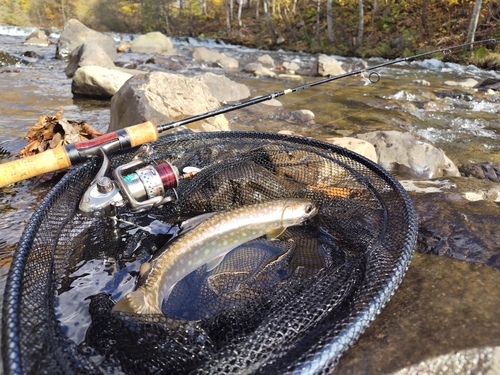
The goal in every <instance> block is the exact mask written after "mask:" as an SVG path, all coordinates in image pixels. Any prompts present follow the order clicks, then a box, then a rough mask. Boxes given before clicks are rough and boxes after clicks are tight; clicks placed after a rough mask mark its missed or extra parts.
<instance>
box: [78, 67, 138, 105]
mask: <svg viewBox="0 0 500 375" xmlns="http://www.w3.org/2000/svg"><path fill="white" fill-rule="evenodd" d="M131 77H133V75H132V74H129V73H125V72H121V71H119V70H116V69H109V68H103V67H100V66H84V67H81V68H79V69H78V70H77V71H76V72H75V74H74V76H73V82H72V84H71V92H72V93H73V95H76V96H88V97H92V98H98V99H110V98H111V97H112V96H113V95H114V94H116V93H117V92H118V90H119V89H120V87H122V86H123V84H124V83H125V82H126V81H127V80H128V79H130V78H131Z"/></svg>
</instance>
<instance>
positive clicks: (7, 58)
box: [0, 49, 19, 66]
mask: <svg viewBox="0 0 500 375" xmlns="http://www.w3.org/2000/svg"><path fill="white" fill-rule="evenodd" d="M17 63H19V59H17V58H15V57H14V56H12V55H10V54H9V53H8V52H5V51H3V50H1V49H0V66H11V65H16V64H17Z"/></svg>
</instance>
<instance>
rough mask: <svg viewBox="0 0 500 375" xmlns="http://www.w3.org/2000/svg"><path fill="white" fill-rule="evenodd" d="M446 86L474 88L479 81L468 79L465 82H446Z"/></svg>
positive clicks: (444, 83)
mask: <svg viewBox="0 0 500 375" xmlns="http://www.w3.org/2000/svg"><path fill="white" fill-rule="evenodd" d="M443 85H444V86H460V87H474V86H476V85H477V81H476V80H475V79H474V78H467V79H466V80H464V81H445V82H443Z"/></svg>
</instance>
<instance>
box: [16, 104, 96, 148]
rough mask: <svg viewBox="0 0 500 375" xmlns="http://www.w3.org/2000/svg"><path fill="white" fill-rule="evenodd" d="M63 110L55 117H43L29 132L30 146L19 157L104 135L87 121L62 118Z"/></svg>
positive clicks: (27, 134)
mask: <svg viewBox="0 0 500 375" xmlns="http://www.w3.org/2000/svg"><path fill="white" fill-rule="evenodd" d="M62 114H63V110H62V109H61V110H60V111H59V113H58V114H56V115H55V116H47V115H42V116H40V117H38V121H37V123H36V124H35V125H33V127H31V128H30V130H28V132H27V133H26V135H25V137H24V138H25V139H27V140H28V142H29V144H28V145H27V146H26V147H24V148H23V149H22V150H21V151H20V152H19V157H25V156H29V155H34V154H37V153H40V152H43V151H45V150H47V149H49V148H56V147H59V146H61V145H63V144H70V143H75V142H80V141H86V140H88V139H93V138H95V137H98V136H100V135H102V134H104V133H102V132H99V131H97V130H95V129H94V128H92V126H90V125H89V124H87V123H86V122H85V121H70V120H67V119H63V118H62Z"/></svg>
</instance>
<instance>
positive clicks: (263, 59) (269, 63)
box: [257, 54, 274, 68]
mask: <svg viewBox="0 0 500 375" xmlns="http://www.w3.org/2000/svg"><path fill="white" fill-rule="evenodd" d="M257 62H259V63H261V64H262V66H265V67H267V68H273V67H274V60H273V58H272V57H271V56H269V55H268V54H265V55H262V56H259V58H258V59H257Z"/></svg>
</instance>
